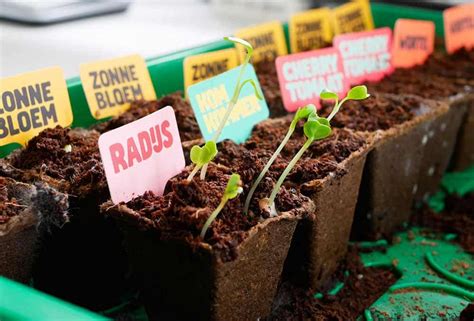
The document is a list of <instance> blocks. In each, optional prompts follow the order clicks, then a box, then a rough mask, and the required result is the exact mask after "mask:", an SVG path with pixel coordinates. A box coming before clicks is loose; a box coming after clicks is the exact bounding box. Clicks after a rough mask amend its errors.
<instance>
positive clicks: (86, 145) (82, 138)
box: [5, 126, 109, 201]
mask: <svg viewBox="0 0 474 321" xmlns="http://www.w3.org/2000/svg"><path fill="white" fill-rule="evenodd" d="M98 139H99V133H98V132H96V131H91V130H84V129H69V128H61V127H59V126H58V127H56V128H52V129H46V130H44V131H42V132H41V133H40V134H39V135H38V136H36V137H34V138H33V139H31V140H30V141H29V142H28V145H27V147H26V148H24V149H22V150H19V151H18V152H15V153H13V154H12V155H11V156H9V157H8V158H7V159H6V160H5V161H6V162H8V163H10V164H11V165H12V166H13V167H15V168H17V169H20V170H24V171H19V172H21V173H16V174H15V173H14V174H13V176H15V175H18V176H20V177H18V178H17V177H15V178H16V179H18V180H20V181H28V182H32V181H36V180H40V179H43V180H44V181H46V182H48V183H50V182H51V180H50V179H48V178H47V177H48V176H49V177H50V178H53V179H54V180H57V182H55V183H53V184H52V185H53V186H54V187H56V188H58V189H59V190H60V191H61V192H67V193H69V194H71V195H73V196H75V197H78V198H85V197H87V196H88V195H92V194H93V195H95V197H98V196H100V198H101V199H102V200H103V201H105V200H106V199H107V198H108V195H109V194H108V188H107V182H106V179H105V172H104V169H103V166H102V161H101V158H100V154H99V149H98V145H97V140H98Z"/></svg>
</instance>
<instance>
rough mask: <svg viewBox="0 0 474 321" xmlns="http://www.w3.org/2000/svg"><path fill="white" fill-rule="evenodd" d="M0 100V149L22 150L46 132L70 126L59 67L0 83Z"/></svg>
mask: <svg viewBox="0 0 474 321" xmlns="http://www.w3.org/2000/svg"><path fill="white" fill-rule="evenodd" d="M0 97H1V105H0V146H4V145H7V144H10V143H18V144H21V145H23V146H24V145H25V144H26V143H27V142H28V141H29V140H30V139H31V138H33V137H34V136H36V135H37V134H39V133H40V132H41V131H42V130H44V129H46V128H52V127H56V126H57V125H60V126H63V127H67V126H69V125H71V123H72V119H73V115H72V110H71V103H70V102H69V94H68V91H67V86H66V81H65V79H64V73H63V70H62V69H61V68H60V67H52V68H47V69H42V70H38V71H34V72H29V73H25V74H21V75H18V76H14V77H9V78H5V79H1V80H0Z"/></svg>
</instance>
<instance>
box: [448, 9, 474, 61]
mask: <svg viewBox="0 0 474 321" xmlns="http://www.w3.org/2000/svg"><path fill="white" fill-rule="evenodd" d="M443 20H444V42H445V45H446V51H447V52H448V53H453V52H455V51H456V50H459V49H461V48H466V49H471V48H474V3H469V4H464V5H460V6H455V7H451V8H448V9H446V10H444V12H443Z"/></svg>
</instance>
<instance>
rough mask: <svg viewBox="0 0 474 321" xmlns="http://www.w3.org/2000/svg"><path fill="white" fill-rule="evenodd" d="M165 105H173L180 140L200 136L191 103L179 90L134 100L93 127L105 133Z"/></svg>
mask: <svg viewBox="0 0 474 321" xmlns="http://www.w3.org/2000/svg"><path fill="white" fill-rule="evenodd" d="M166 106H171V107H173V109H174V112H175V113H176V121H177V123H178V128H179V133H180V137H181V141H183V142H184V141H188V140H193V139H198V138H201V137H202V136H201V131H200V130H199V125H198V123H197V121H196V118H195V117H194V112H193V109H192V107H191V105H190V104H189V102H188V101H186V100H185V99H183V97H182V96H181V93H179V92H176V93H173V94H171V95H167V96H164V97H163V98H161V99H159V100H151V101H145V100H138V101H134V102H132V103H131V104H130V108H129V109H128V110H127V111H126V112H124V113H123V114H121V115H120V116H117V117H114V118H112V119H111V120H108V121H106V122H103V123H100V124H98V125H95V126H94V127H93V129H95V130H97V131H99V132H100V133H105V132H107V131H109V130H112V129H115V128H118V127H120V126H123V125H126V124H129V123H131V122H133V121H135V120H137V119H140V118H142V117H145V116H147V115H149V114H151V113H154V112H155V111H157V110H160V109H161V108H163V107H166Z"/></svg>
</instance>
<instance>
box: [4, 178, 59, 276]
mask: <svg viewBox="0 0 474 321" xmlns="http://www.w3.org/2000/svg"><path fill="white" fill-rule="evenodd" d="M40 203H48V204H49V208H54V212H50V211H49V210H48V209H47V208H44V207H41V204H40ZM67 205H68V201H67V196H66V195H64V194H62V193H59V192H57V191H56V190H54V189H52V188H50V187H49V186H47V185H45V184H41V183H39V184H36V185H31V184H25V183H20V182H17V181H15V180H13V179H11V178H7V177H2V176H0V275H2V276H5V277H7V278H10V279H13V280H15V281H18V282H22V283H29V282H30V280H31V276H32V271H33V265H34V261H35V259H36V258H37V248H38V236H39V233H38V230H40V229H41V228H42V226H43V225H44V223H45V221H48V220H54V221H55V222H57V223H64V220H62V218H63V215H64V210H65V209H66V208H67Z"/></svg>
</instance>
